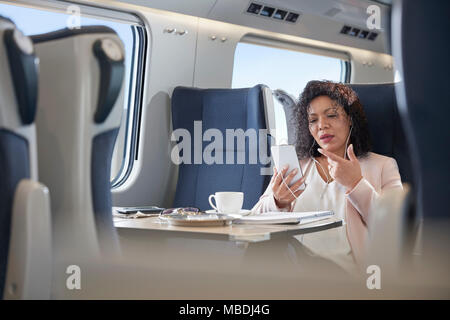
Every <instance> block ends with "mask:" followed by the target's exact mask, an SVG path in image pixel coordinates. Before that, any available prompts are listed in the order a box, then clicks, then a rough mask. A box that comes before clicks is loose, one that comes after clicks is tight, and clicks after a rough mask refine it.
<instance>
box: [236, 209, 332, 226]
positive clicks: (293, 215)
mask: <svg viewBox="0 0 450 320" xmlns="http://www.w3.org/2000/svg"><path fill="white" fill-rule="evenodd" d="M332 216H334V212H333V211H310V212H277V211H274V212H264V213H261V214H255V215H249V216H243V217H241V218H239V219H236V220H234V221H233V223H239V224H285V223H289V224H304V223H310V222H314V221H318V220H322V219H328V218H331V217H332Z"/></svg>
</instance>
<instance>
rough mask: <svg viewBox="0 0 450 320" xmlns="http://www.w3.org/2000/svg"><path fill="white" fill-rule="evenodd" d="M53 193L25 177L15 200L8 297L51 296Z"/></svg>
mask: <svg viewBox="0 0 450 320" xmlns="http://www.w3.org/2000/svg"><path fill="white" fill-rule="evenodd" d="M51 252H52V243H51V220H50V196H49V191H48V189H47V187H45V186H44V185H42V184H40V183H38V182H36V181H33V180H27V179H23V180H21V181H20V182H19V184H18V186H17V189H16V192H15V195H14V202H13V210H12V217H11V238H10V243H9V255H8V267H7V273H6V282H5V289H4V298H5V299H49V298H50V288H51V279H52V272H51V270H52V254H51Z"/></svg>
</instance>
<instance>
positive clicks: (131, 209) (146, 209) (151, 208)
mask: <svg viewBox="0 0 450 320" xmlns="http://www.w3.org/2000/svg"><path fill="white" fill-rule="evenodd" d="M115 209H116V211H117V212H118V213H122V214H133V213H137V212H138V211H139V212H142V213H160V212H161V211H163V210H164V208H160V207H156V206H147V207H116V208H115Z"/></svg>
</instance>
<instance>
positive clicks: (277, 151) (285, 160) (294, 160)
mask: <svg viewBox="0 0 450 320" xmlns="http://www.w3.org/2000/svg"><path fill="white" fill-rule="evenodd" d="M270 149H271V152H272V159H273V162H274V164H275V168H277V172H281V170H282V168H283V167H284V166H285V165H288V166H289V168H288V171H287V173H289V172H291V171H292V170H294V169H297V174H296V175H295V176H294V178H293V179H292V180H291V183H290V185H289V187H290V186H292V185H293V184H294V183H296V182H297V181H298V180H300V179H301V178H302V177H303V172H302V168H301V167H300V163H299V162H298V157H297V152H295V147H294V146H293V145H290V144H283V145H279V146H272V147H271V148H270ZM305 187H306V186H305V184H304V183H303V184H302V185H301V186H300V187H299V188H298V190H303V189H305Z"/></svg>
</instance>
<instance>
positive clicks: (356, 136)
mask: <svg viewBox="0 0 450 320" xmlns="http://www.w3.org/2000/svg"><path fill="white" fill-rule="evenodd" d="M319 96H328V97H329V98H330V99H331V100H333V101H334V102H335V103H336V104H338V105H339V106H341V107H342V108H343V109H344V111H345V113H346V114H347V115H348V116H350V117H351V119H352V126H353V128H352V132H351V135H350V142H349V144H353V150H354V152H355V155H356V156H357V157H364V156H367V153H368V152H369V151H370V150H371V141H370V135H369V127H368V123H367V118H366V115H365V113H364V109H363V106H362V104H361V102H360V101H359V98H358V95H357V94H356V92H355V91H353V89H352V88H350V87H349V86H347V85H345V84H342V83H335V82H332V81H317V80H314V81H309V82H308V83H307V85H306V87H305V89H304V90H303V92H302V93H301V95H300V99H299V102H298V104H297V106H296V107H295V109H294V117H293V119H292V120H293V121H294V123H293V124H294V126H295V131H296V138H297V139H296V149H297V154H298V156H299V157H300V158H301V159H304V158H309V157H311V156H313V157H319V156H321V154H320V153H319V151H317V147H318V145H317V142H315V140H314V138H313V136H312V135H311V133H310V132H309V121H308V111H309V107H310V103H311V101H312V100H313V99H314V98H316V97H319ZM313 143H314V144H315V146H316V147H315V148H314V147H313V148H311V146H312V145H313Z"/></svg>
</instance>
